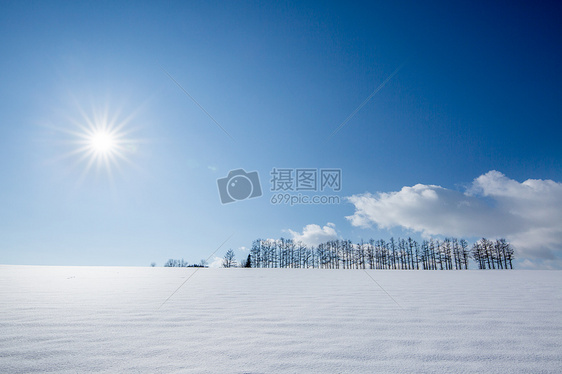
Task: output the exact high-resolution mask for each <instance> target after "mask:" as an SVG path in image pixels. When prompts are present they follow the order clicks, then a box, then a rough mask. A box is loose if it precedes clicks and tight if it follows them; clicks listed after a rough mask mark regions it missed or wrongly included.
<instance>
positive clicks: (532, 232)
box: [346, 170, 562, 265]
mask: <svg viewBox="0 0 562 374" xmlns="http://www.w3.org/2000/svg"><path fill="white" fill-rule="evenodd" d="M348 200H349V201H350V202H351V203H353V204H354V205H355V209H356V210H355V213H354V214H353V215H352V216H349V217H346V218H347V219H348V220H350V221H351V223H352V225H354V226H362V227H369V226H370V225H372V224H376V225H377V226H378V227H379V228H385V229H389V228H392V227H403V228H405V229H410V230H414V231H417V232H420V233H422V235H425V236H432V235H445V236H446V235H452V236H459V237H483V236H484V237H490V238H496V237H505V238H506V239H508V240H509V241H511V243H512V244H513V245H514V247H515V248H516V250H517V254H518V255H519V258H530V259H539V260H545V261H547V262H549V263H552V261H553V260H555V261H559V262H560V265H562V260H561V258H562V209H561V208H562V183H558V182H554V181H551V180H541V179H529V180H526V181H524V182H522V183H519V182H517V181H515V180H513V179H509V178H507V177H506V176H505V175H503V174H502V173H500V172H498V171H495V170H493V171H490V172H488V173H486V174H484V175H481V176H479V177H478V178H476V179H475V180H474V181H473V183H472V185H471V186H470V187H469V188H468V189H467V191H466V192H465V193H462V192H459V191H454V190H449V189H446V188H443V187H440V186H435V185H424V184H417V185H415V186H413V187H403V188H402V189H401V190H400V191H395V192H388V193H385V192H379V193H376V194H370V193H366V194H361V195H353V196H351V197H348Z"/></svg>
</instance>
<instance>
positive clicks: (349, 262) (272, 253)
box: [249, 238, 513, 270]
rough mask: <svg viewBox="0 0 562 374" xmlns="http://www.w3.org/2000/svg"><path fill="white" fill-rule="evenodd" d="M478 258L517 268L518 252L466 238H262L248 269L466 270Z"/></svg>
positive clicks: (486, 265)
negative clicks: (305, 240) (304, 241)
mask: <svg viewBox="0 0 562 374" xmlns="http://www.w3.org/2000/svg"><path fill="white" fill-rule="evenodd" d="M471 258H472V259H474V260H475V261H476V264H477V265H478V267H479V269H512V268H513V265H512V260H513V248H512V247H511V245H510V244H509V243H507V241H506V240H505V239H498V240H496V241H490V240H487V239H485V238H484V239H481V240H480V241H478V242H476V243H475V244H474V245H473V247H472V249H469V245H468V242H467V241H466V240H464V239H460V240H458V239H456V238H447V239H444V240H436V239H430V240H424V241H422V243H421V244H419V243H418V242H416V241H415V240H413V239H412V238H408V239H400V238H398V239H394V238H390V240H388V241H385V240H376V241H375V240H374V239H371V240H369V241H367V242H364V241H361V242H360V243H353V242H352V241H351V240H331V241H328V242H326V243H322V244H319V245H318V246H315V247H309V246H306V245H304V244H302V243H300V242H295V241H293V240H291V239H284V238H281V239H278V240H272V239H266V240H264V239H257V240H255V241H254V242H253V244H252V249H251V251H250V256H249V264H250V265H251V267H254V268H319V269H404V270H411V269H416V270H419V269H422V270H453V269H455V270H461V269H468V268H469V260H470V259H471Z"/></svg>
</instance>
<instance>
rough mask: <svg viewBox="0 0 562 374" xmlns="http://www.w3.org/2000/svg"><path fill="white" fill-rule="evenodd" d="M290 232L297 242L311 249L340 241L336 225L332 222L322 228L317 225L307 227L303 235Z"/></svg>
mask: <svg viewBox="0 0 562 374" xmlns="http://www.w3.org/2000/svg"><path fill="white" fill-rule="evenodd" d="M288 231H289V233H290V234H291V235H292V237H293V240H294V241H295V242H301V243H303V244H306V245H307V246H310V247H312V246H317V245H318V244H320V243H325V242H327V241H329V240H335V239H338V234H337V232H336V225H335V224H333V223H331V222H328V223H327V224H326V226H324V227H320V226H319V225H315V224H310V225H306V226H305V227H304V228H303V230H302V233H299V232H296V231H293V230H288Z"/></svg>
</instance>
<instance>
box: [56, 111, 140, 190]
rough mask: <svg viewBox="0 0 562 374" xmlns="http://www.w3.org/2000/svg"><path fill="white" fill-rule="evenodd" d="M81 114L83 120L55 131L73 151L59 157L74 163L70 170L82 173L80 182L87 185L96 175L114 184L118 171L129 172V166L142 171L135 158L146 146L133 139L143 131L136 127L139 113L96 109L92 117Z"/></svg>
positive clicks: (79, 118)
mask: <svg viewBox="0 0 562 374" xmlns="http://www.w3.org/2000/svg"><path fill="white" fill-rule="evenodd" d="M79 110H80V112H79V114H80V116H76V117H71V116H68V117H67V120H68V123H67V125H63V126H60V127H52V128H53V129H54V130H57V132H59V131H60V132H61V133H63V134H64V140H62V138H61V144H64V145H66V146H67V147H69V148H70V149H69V150H67V151H66V152H65V153H64V154H62V155H61V156H60V157H59V158H60V159H68V160H71V163H70V164H68V165H69V167H70V168H69V170H74V169H82V173H81V174H82V176H81V178H80V181H83V180H85V178H86V177H87V175H89V174H90V172H92V171H94V172H95V174H96V175H98V176H102V175H106V176H108V177H109V179H110V180H113V176H114V174H115V172H116V171H117V172H119V173H123V172H125V169H124V166H125V165H128V166H132V167H134V168H135V169H138V166H137V165H136V164H135V163H134V162H133V158H134V157H133V156H136V155H137V153H138V150H139V145H140V144H141V143H144V142H143V141H141V140H140V139H136V138H133V133H135V132H136V131H137V130H138V129H139V127H138V124H137V125H135V124H133V123H132V122H137V121H136V120H135V113H133V114H129V115H126V116H123V115H121V114H120V113H119V112H113V113H112V112H111V111H110V110H109V109H108V108H106V109H105V110H96V109H92V111H91V113H86V112H85V111H84V110H82V109H81V108H79Z"/></svg>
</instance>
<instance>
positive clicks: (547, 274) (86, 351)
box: [0, 266, 562, 373]
mask: <svg viewBox="0 0 562 374" xmlns="http://www.w3.org/2000/svg"><path fill="white" fill-rule="evenodd" d="M194 271H195V269H180V268H126V267H34V266H0V373H85V372H106V373H174V372H181V373H190V372H194V373H476V372H481V373H513V372H517V373H560V372H562V271H518V270H513V271H476V270H470V271H449V272H447V271H384V270H369V271H367V272H365V271H361V270H298V269H201V270H199V271H197V272H196V274H194V275H193V277H191V279H189V280H188V281H187V282H186V283H185V285H184V286H183V287H182V288H181V289H180V290H179V291H178V292H177V293H176V294H175V295H174V296H173V297H171V298H170V300H169V301H167V302H166V303H165V304H164V305H163V306H162V307H161V308H159V307H160V305H161V304H162V303H163V302H164V300H166V298H167V297H168V296H170V295H171V294H172V293H173V292H174V290H176V289H177V287H178V286H179V285H180V284H181V283H182V282H184V281H185V280H186V279H187V278H188V277H189V276H190V275H191V274H192V273H193V272H194ZM371 277H372V278H371ZM377 282H378V284H380V286H382V288H383V289H384V290H386V292H388V294H387V293H386V292H385V291H384V290H383V289H381V288H380V287H379V285H378V284H377Z"/></svg>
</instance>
